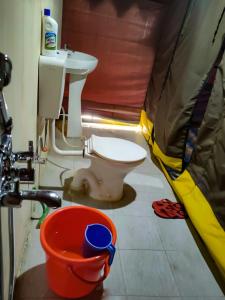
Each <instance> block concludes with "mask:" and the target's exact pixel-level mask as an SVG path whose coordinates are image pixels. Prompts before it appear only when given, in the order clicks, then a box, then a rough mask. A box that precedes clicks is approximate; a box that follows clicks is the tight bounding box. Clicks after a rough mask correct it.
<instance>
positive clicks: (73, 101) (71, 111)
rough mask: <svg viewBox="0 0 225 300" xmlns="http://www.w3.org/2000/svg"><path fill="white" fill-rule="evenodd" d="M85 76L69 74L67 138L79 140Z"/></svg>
mask: <svg viewBox="0 0 225 300" xmlns="http://www.w3.org/2000/svg"><path fill="white" fill-rule="evenodd" d="M86 78H87V75H80V74H70V85H69V103H68V122H67V137H70V138H74V137H75V138H80V137H81V136H82V127H81V94H82V90H83V88H84V85H85V82H86Z"/></svg>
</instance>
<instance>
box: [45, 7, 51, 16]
mask: <svg viewBox="0 0 225 300" xmlns="http://www.w3.org/2000/svg"><path fill="white" fill-rule="evenodd" d="M44 15H45V16H50V15H51V10H50V9H49V8H45V9H44Z"/></svg>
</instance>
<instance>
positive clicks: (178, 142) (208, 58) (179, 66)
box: [146, 0, 224, 158]
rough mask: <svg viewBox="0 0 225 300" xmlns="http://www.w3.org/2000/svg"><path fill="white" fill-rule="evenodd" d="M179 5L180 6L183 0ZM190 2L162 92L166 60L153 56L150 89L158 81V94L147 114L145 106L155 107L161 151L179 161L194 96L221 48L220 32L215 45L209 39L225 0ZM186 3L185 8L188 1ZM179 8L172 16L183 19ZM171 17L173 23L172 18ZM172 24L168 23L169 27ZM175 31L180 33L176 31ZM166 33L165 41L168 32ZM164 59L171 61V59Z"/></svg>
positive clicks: (182, 12)
mask: <svg viewBox="0 0 225 300" xmlns="http://www.w3.org/2000/svg"><path fill="white" fill-rule="evenodd" d="M181 2H182V3H183V1H181ZM189 2H190V6H189V11H188V12H187V16H186V20H185V24H184V25H183V27H182V31H181V34H180V35H179V40H178V45H177V47H176V50H175V53H174V57H173V61H172V64H171V66H170V70H169V76H168V78H167V80H166V83H165V87H164V89H163V91H162V87H163V82H164V80H165V74H164V72H165V71H164V72H163V73H162V74H160V73H159V70H160V69H163V68H164V66H165V59H163V58H162V59H161V57H160V55H158V56H157V57H156V60H157V61H158V63H157V64H158V67H157V69H154V72H153V75H152V81H151V83H150V86H149V90H150V91H151V90H154V89H155V88H154V87H153V82H156V81H157V84H158V86H159V91H157V92H155V93H152V95H150V96H149V98H148V103H147V104H146V110H147V111H149V109H148V108H147V107H149V106H150V107H151V105H152V106H153V107H154V106H155V107H157V108H155V110H156V112H155V122H154V128H155V138H156V140H157V143H158V145H159V147H160V149H161V150H162V151H163V153H165V154H167V155H168V156H172V157H178V158H182V156H183V152H184V143H185V139H186V129H187V124H188V122H189V119H190V117H191V113H192V109H193V106H194V103H195V99H194V97H195V96H196V95H197V94H198V91H199V89H200V87H201V85H202V83H203V81H204V79H205V78H206V74H207V73H208V71H209V69H210V68H211V67H212V64H213V62H214V59H215V57H216V55H217V53H218V52H219V48H220V45H221V38H220V36H219V33H218V37H217V39H216V41H215V43H214V44H212V40H213V37H214V33H215V30H216V28H217V24H218V20H219V18H220V16H221V12H222V10H223V6H224V1H219V0H218V1H215V2H214V1H210V0H195V1H190V0H189ZM185 4H186V7H187V4H188V3H187V1H186V3H185ZM180 6H181V7H180V12H179V11H176V10H175V11H174V13H176V14H178V15H180V16H181V15H182V16H184V13H185V12H184V10H185V9H186V7H184V6H182V5H181V4H180ZM212 15H213V18H212ZM170 16H171V19H172V20H173V15H170ZM177 18H178V17H177ZM179 18H180V17H179ZM178 21H179V25H180V24H181V22H182V21H181V20H180V19H179V20H178ZM172 24H173V23H172V22H171V26H172ZM221 27H222V26H220V28H221ZM176 31H177V32H178V33H179V28H177V29H176ZM165 34H166V37H167V39H168V31H167V30H166V32H165ZM220 34H221V30H220ZM173 36H174V33H173ZM161 41H162V42H161V44H162V43H164V36H162V38H161ZM170 44H171V42H170V40H169V39H168V42H167V45H164V46H163V49H167V48H168V49H170V47H171V46H170ZM172 46H173V44H172ZM170 54H171V55H172V50H170ZM166 59H168V60H170V59H171V57H170V58H169V57H167V58H166ZM159 82H160V83H159ZM160 94H161V98H160ZM151 103H155V104H151ZM165 107H166V110H165ZM149 117H150V116H149Z"/></svg>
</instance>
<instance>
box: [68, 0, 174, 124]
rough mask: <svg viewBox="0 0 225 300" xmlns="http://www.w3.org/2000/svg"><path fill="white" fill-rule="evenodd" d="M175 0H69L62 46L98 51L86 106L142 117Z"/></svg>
mask: <svg viewBox="0 0 225 300" xmlns="http://www.w3.org/2000/svg"><path fill="white" fill-rule="evenodd" d="M169 2H170V1H169V0H155V1H150V0H125V1H120V0H103V1H97V0H82V1H71V0H64V1H63V21H62V22H63V24H62V46H63V45H64V44H67V45H68V47H69V48H71V49H74V50H77V51H83V52H86V53H90V54H92V55H95V56H96V57H97V58H98V59H99V64H98V67H97V68H96V70H95V71H94V72H93V73H92V74H90V76H89V78H88V80H87V83H86V85H85V88H84V91H83V95H82V104H83V109H84V110H85V112H89V113H91V112H95V113H97V114H100V115H106V116H113V117H117V118H123V119H130V120H139V114H140V110H141V108H142V107H143V103H144V100H145V95H146V91H147V87H148V82H149V78H150V76H151V72H152V67H153V63H154V59H155V54H156V48H157V43H158V40H159V37H160V30H161V25H162V23H163V20H164V16H165V13H166V11H167V7H168V4H169Z"/></svg>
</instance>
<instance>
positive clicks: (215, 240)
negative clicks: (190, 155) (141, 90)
mask: <svg viewBox="0 0 225 300" xmlns="http://www.w3.org/2000/svg"><path fill="white" fill-rule="evenodd" d="M143 115H144V113H143ZM145 116H146V114H145ZM148 122H150V123H151V121H150V120H148ZM148 122H147V121H146V120H145V121H143V120H142V122H141V125H142V124H143V123H144V124H148ZM148 128H151V129H152V128H153V124H152V126H149V127H148ZM145 130H146V128H145ZM147 135H148V136H151V131H149V132H148V134H147V133H146V132H145V133H144V136H147ZM151 145H152V143H151ZM154 145H155V142H154V143H153V145H152V146H153V150H154ZM158 148H159V147H158V146H157V148H156V149H158ZM153 153H154V154H155V156H156V157H157V159H158V160H159V162H160V164H161V167H162V170H163V172H164V174H165V176H166V178H167V180H168V181H169V183H170V185H171V186H172V188H173V190H174V191H175V193H176V194H177V196H178V197H179V199H180V201H181V202H182V203H183V204H184V206H185V208H186V210H187V213H188V215H189V217H190V219H191V221H192V223H193V225H194V226H195V228H196V229H197V231H198V233H199V234H200V236H201V237H202V239H203V240H204V242H205V244H206V246H207V248H208V250H209V252H210V253H211V255H212V257H213V259H214V260H215V262H216V264H217V266H218V268H219V270H220V271H221V274H222V276H223V277H224V278H225V255H224V253H225V231H224V229H223V228H222V226H221V225H220V223H219V222H218V220H217V218H216V216H215V215H214V213H213V210H212V209H211V207H210V205H209V203H208V201H207V199H206V198H205V196H204V195H203V194H202V192H201V190H200V189H199V188H198V186H197V185H196V184H195V182H194V180H193V179H192V177H191V175H190V173H189V172H188V171H187V170H185V171H184V172H183V173H182V174H181V175H180V176H179V177H178V178H176V179H175V180H172V179H171V177H170V176H169V174H168V173H167V171H166V169H165V167H164V164H166V163H165V162H164V161H163V160H162V159H161V157H162V156H161V154H160V151H155V152H154V151H153Z"/></svg>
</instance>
